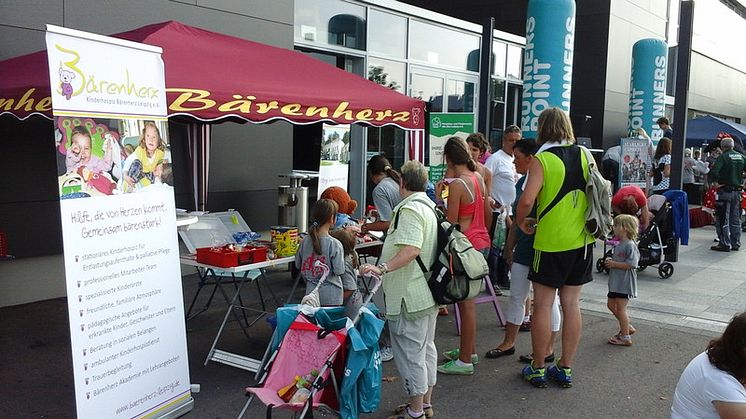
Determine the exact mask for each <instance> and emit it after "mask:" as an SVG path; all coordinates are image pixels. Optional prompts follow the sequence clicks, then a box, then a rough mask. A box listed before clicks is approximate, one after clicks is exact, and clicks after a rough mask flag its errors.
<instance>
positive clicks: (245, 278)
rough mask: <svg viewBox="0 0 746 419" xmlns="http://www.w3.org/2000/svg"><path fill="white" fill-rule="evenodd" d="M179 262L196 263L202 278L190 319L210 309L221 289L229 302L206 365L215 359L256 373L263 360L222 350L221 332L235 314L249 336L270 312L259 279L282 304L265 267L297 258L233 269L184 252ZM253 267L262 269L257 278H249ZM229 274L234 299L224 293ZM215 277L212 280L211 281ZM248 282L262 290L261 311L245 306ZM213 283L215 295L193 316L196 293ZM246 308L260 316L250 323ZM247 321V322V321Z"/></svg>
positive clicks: (275, 260)
mask: <svg viewBox="0 0 746 419" xmlns="http://www.w3.org/2000/svg"><path fill="white" fill-rule="evenodd" d="M179 260H180V262H181V263H182V264H184V265H189V266H194V267H196V268H197V272H198V274H199V277H200V282H199V288H198V289H197V293H196V294H195V296H194V299H193V300H192V303H191V304H190V305H189V309H188V310H187V320H189V319H191V318H194V317H195V316H196V315H197V314H199V313H201V312H203V311H205V310H207V308H208V307H209V305H210V303H211V301H212V298H213V297H214V295H215V292H216V291H218V290H219V291H220V293H221V294H222V295H223V298H224V299H225V301H226V302H227V303H228V309H227V310H226V312H225V316H224V317H223V322H222V323H221V324H220V328H219V329H218V333H217V335H216V336H215V340H213V342H212V346H211V347H210V351H209V352H208V353H207V358H206V359H205V365H207V364H208V363H209V362H210V361H216V362H220V363H222V364H226V365H230V366H233V367H237V368H241V369H245V370H248V371H252V372H256V371H257V370H258V369H259V366H260V363H261V361H260V360H258V359H254V358H249V357H247V356H243V355H238V354H234V353H231V352H227V351H223V350H220V349H217V345H218V341H219V340H220V335H221V334H222V333H223V329H225V325H226V323H227V322H228V318H229V317H230V316H231V315H233V316H234V318H235V319H236V320H237V321H238V324H239V325H240V326H241V329H242V330H243V332H244V334H245V335H246V337H247V338H248V337H249V334H248V329H249V328H250V327H251V326H253V325H254V324H256V322H258V321H259V320H260V319H261V318H262V317H264V315H266V314H267V308H266V305H265V301H264V295H262V291H261V287H260V286H259V280H264V282H265V285H266V286H267V289H268V290H269V292H270V294H272V298H273V299H274V300H275V304H276V305H279V301H278V300H277V297H276V296H275V293H274V291H272V288H271V287H270V286H269V282H268V281H267V277H266V269H267V268H270V267H273V266H279V265H286V264H288V263H292V262H293V261H294V260H295V258H294V257H284V258H277V259H271V260H266V261H263V262H258V263H252V264H248V265H240V266H234V267H231V268H221V267H219V266H212V265H207V264H205V263H200V262H197V260H196V256H194V255H183V256H181V257H180V258H179ZM253 270H258V271H259V276H258V277H256V278H255V279H252V278H250V277H249V272H250V271H253ZM226 274H230V277H231V283H232V284H233V285H234V288H235V292H234V294H233V297H232V298H229V297H228V294H227V293H226V292H225V290H224V289H223V287H222V283H223V278H225V277H226ZM211 278H212V281H211V280H210V279H211ZM247 282H255V283H256V285H257V291H258V292H259V299H260V301H261V304H262V309H261V310H256V309H253V308H250V307H246V306H244V305H243V301H242V300H241V288H243V286H244V284H246V283H247ZM210 284H214V285H215V288H214V289H213V291H212V295H210V299H209V300H208V301H207V304H206V305H205V307H204V308H202V310H200V312H198V313H195V314H194V315H190V312H191V310H192V308H193V306H194V302H195V301H196V299H197V295H198V294H199V292H200V290H201V289H202V287H204V286H205V285H210ZM236 308H237V309H240V310H241V311H242V313H243V321H242V319H241V317H239V316H238V314H236V312H235V310H234V309H236ZM246 311H254V312H257V313H258V316H257V318H256V319H254V320H253V321H251V322H249V320H248V319H247V317H246ZM244 323H245V324H244Z"/></svg>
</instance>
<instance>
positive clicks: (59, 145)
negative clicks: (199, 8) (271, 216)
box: [46, 25, 193, 418]
mask: <svg viewBox="0 0 746 419" xmlns="http://www.w3.org/2000/svg"><path fill="white" fill-rule="evenodd" d="M46 42H47V53H48V58H49V75H50V79H51V86H52V108H53V114H54V125H55V141H56V145H55V149H56V153H57V159H58V183H59V192H60V214H61V217H62V236H63V243H64V261H65V276H66V280H67V301H68V311H69V318H70V338H71V346H72V360H73V371H74V382H75V399H76V408H77V415H78V417H79V418H142V417H169V416H174V415H175V414H176V413H174V412H179V413H178V414H181V413H183V412H185V411H188V410H189V409H191V406H192V404H193V400H192V397H191V392H190V381H189V360H188V357H187V346H186V330H185V323H184V306H183V297H182V288H181V273H180V265H179V255H178V243H177V234H176V215H175V204H174V191H173V172H172V160H171V153H170V146H169V141H168V126H167V123H166V94H165V77H164V68H163V61H162V59H161V51H160V48H158V47H153V46H150V45H144V44H137V43H133V42H128V41H123V40H119V39H114V38H108V37H104V36H100V35H96V34H90V33H85V32H80V31H75V30H70V29H66V28H60V27H55V26H52V25H49V26H48V27H47V34H46Z"/></svg>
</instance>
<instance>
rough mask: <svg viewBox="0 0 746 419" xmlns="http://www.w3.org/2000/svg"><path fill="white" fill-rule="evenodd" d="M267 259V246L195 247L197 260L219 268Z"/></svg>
mask: <svg viewBox="0 0 746 419" xmlns="http://www.w3.org/2000/svg"><path fill="white" fill-rule="evenodd" d="M265 260H267V248H266V247H263V246H245V247H243V248H239V249H234V248H233V247H232V246H231V245H228V246H223V247H218V248H213V247H202V248H199V249H197V262H199V263H204V264H207V265H212V266H219V267H221V268H232V267H234V266H239V265H248V264H250V263H258V262H264V261H265Z"/></svg>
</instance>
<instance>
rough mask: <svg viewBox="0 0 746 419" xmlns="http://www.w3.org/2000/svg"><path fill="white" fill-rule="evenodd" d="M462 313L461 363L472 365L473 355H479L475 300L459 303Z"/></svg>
mask: <svg viewBox="0 0 746 419" xmlns="http://www.w3.org/2000/svg"><path fill="white" fill-rule="evenodd" d="M458 308H459V311H460V312H461V341H460V344H459V356H458V358H459V359H460V360H461V362H463V363H466V364H471V354H475V353H477V351H476V339H477V313H476V304H474V300H473V299H471V298H470V299H468V300H464V301H462V302H460V303H458Z"/></svg>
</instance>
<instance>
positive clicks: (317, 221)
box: [308, 199, 338, 255]
mask: <svg viewBox="0 0 746 419" xmlns="http://www.w3.org/2000/svg"><path fill="white" fill-rule="evenodd" d="M337 210H338V207H337V203H336V202H334V201H332V200H331V199H319V200H318V201H316V202H314V203H313V206H311V221H312V223H311V227H309V228H308V235H309V236H311V244H313V252H314V253H316V254H317V255H321V241H320V240H319V227H321V226H322V225H324V224H326V223H328V222H330V221H331V219H332V217H334V215H335V214H336V213H337Z"/></svg>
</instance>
